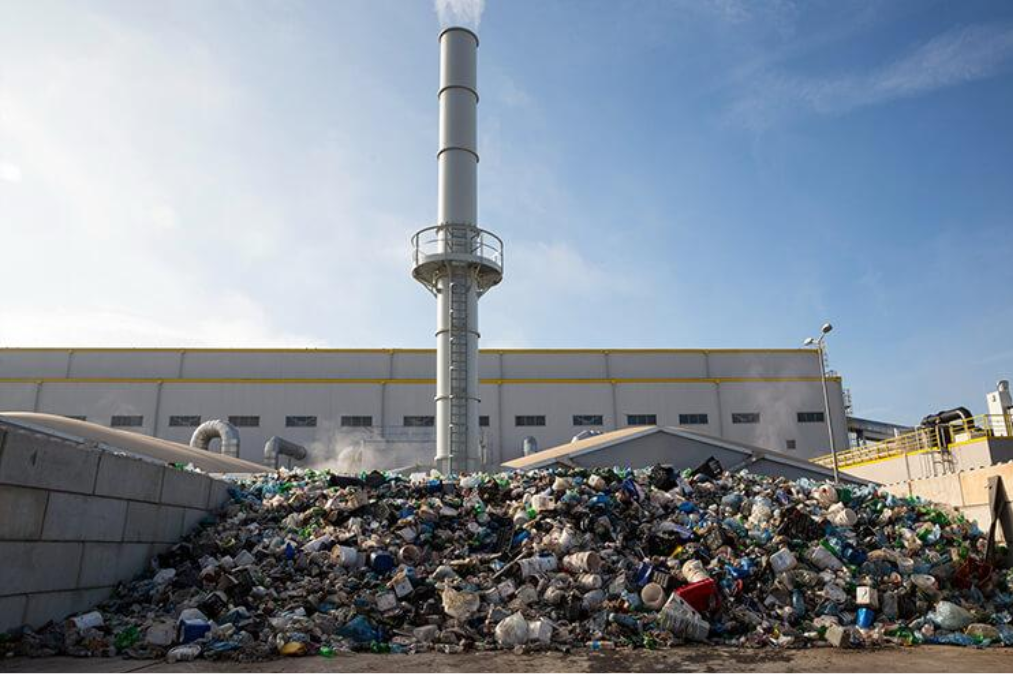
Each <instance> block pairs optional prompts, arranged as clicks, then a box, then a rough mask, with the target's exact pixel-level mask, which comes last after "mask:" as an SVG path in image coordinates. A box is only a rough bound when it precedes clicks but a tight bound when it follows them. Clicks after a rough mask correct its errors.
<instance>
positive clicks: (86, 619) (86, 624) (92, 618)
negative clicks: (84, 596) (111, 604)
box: [71, 612, 103, 630]
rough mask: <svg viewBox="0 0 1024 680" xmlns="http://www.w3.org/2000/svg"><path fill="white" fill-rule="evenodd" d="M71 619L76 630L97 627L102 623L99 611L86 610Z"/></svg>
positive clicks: (101, 615)
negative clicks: (84, 612)
mask: <svg viewBox="0 0 1024 680" xmlns="http://www.w3.org/2000/svg"><path fill="white" fill-rule="evenodd" d="M71 621H72V622H73V623H74V624H75V628H77V629H78V630H86V629H87V628H97V627H99V626H102V625H103V614H100V613H99V612H88V613H86V614H82V615H80V616H76V617H74V618H73V619H71Z"/></svg>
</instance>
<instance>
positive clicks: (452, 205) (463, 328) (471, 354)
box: [412, 27, 504, 474]
mask: <svg viewBox="0 0 1024 680" xmlns="http://www.w3.org/2000/svg"><path fill="white" fill-rule="evenodd" d="M438 41H439V42H440V44H441V85H440V89H439V90H438V93H437V98H438V107H439V109H440V126H439V138H440V139H439V149H438V152H437V224H436V225H434V226H432V227H427V228H426V229H423V230H421V231H419V232H417V233H416V235H415V236H413V238H412V243H413V261H414V264H413V272H412V273H413V277H414V278H415V279H416V280H417V281H419V282H420V283H422V284H423V285H424V286H426V287H427V289H428V290H430V292H431V293H432V294H433V295H434V296H435V297H436V299H437V332H436V334H435V337H436V340H437V395H436V396H435V398H434V401H435V405H436V416H435V420H434V425H435V427H436V429H437V447H436V455H435V462H436V464H437V466H438V468H439V469H440V471H441V472H443V473H445V474H451V473H459V472H475V471H477V470H479V469H480V467H481V456H480V450H481V446H480V395H479V391H480V379H479V371H478V363H479V342H480V332H479V330H478V329H477V300H478V299H479V297H480V296H481V295H483V294H484V293H486V292H487V290H488V289H489V288H491V286H494V285H497V284H498V283H499V282H501V277H502V271H503V269H504V262H503V256H504V253H503V246H502V243H501V239H499V238H498V237H497V236H495V235H494V234H492V233H490V232H488V231H485V230H483V229H480V228H479V227H478V226H477V205H476V169H477V164H478V163H479V162H480V155H479V154H478V153H477V148H476V106H477V102H478V101H479V100H480V97H479V95H478V94H477V91H476V50H477V47H478V46H479V44H480V40H479V39H478V38H477V36H476V34H475V33H473V32H472V31H470V30H469V29H466V28H462V27H452V28H446V29H445V30H443V31H441V34H440V36H439V37H438Z"/></svg>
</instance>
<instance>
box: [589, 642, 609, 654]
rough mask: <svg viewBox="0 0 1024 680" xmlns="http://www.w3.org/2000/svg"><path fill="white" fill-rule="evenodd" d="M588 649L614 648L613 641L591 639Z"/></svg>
mask: <svg viewBox="0 0 1024 680" xmlns="http://www.w3.org/2000/svg"><path fill="white" fill-rule="evenodd" d="M589 646H590V649H591V650H592V651H595V652H599V651H602V650H606V649H615V643H614V642H612V641H611V640H591V641H590V645H589Z"/></svg>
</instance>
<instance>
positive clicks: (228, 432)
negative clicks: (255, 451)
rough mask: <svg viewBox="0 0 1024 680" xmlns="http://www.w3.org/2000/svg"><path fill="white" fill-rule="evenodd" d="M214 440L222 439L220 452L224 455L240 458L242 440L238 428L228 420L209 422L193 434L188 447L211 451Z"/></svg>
mask: <svg viewBox="0 0 1024 680" xmlns="http://www.w3.org/2000/svg"><path fill="white" fill-rule="evenodd" d="M214 439H220V452H221V453H222V454H224V455H225V456H231V457H232V458H238V455H239V451H240V450H241V444H242V438H241V436H240V435H239V434H238V428H236V427H235V426H234V425H232V424H231V423H229V422H228V421H226V420H207V421H206V422H205V423H203V424H202V425H200V426H199V427H197V428H196V431H195V432H193V433H192V439H191V441H189V443H188V445H189V446H191V447H193V448H196V449H202V450H204V451H209V450H210V444H211V443H212V442H213V440H214Z"/></svg>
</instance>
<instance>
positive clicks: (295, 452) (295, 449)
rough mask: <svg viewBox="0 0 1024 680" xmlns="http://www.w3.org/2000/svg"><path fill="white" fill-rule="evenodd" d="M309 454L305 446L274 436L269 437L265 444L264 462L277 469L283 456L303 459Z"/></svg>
mask: <svg viewBox="0 0 1024 680" xmlns="http://www.w3.org/2000/svg"><path fill="white" fill-rule="evenodd" d="M307 454H308V452H307V451H306V447H305V446H302V445H301V444H296V443H295V442H290V441H288V440H287V439H282V438H281V437H278V436H274V437H271V438H270V439H268V440H267V443H266V444H265V445H264V446H263V464H264V465H266V466H267V467H269V468H270V469H272V470H276V469H277V468H278V467H279V466H280V462H281V456H285V457H287V458H291V459H292V460H303V459H304V458H305V457H306V455H307Z"/></svg>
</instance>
